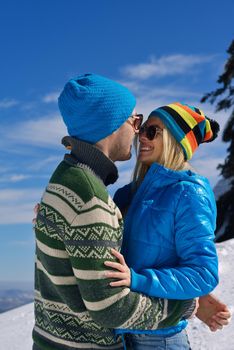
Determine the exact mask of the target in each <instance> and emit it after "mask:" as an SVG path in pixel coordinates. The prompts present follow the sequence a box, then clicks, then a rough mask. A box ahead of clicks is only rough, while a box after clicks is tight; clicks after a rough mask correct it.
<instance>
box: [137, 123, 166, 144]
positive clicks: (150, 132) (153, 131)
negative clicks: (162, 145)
mask: <svg viewBox="0 0 234 350" xmlns="http://www.w3.org/2000/svg"><path fill="white" fill-rule="evenodd" d="M162 132H163V130H162V129H161V128H159V127H158V126H156V125H150V126H147V125H146V124H143V125H142V126H141V127H140V130H139V135H142V134H144V133H145V136H146V137H147V139H148V140H150V141H152V140H153V139H154V138H155V137H156V136H157V135H161V134H162Z"/></svg>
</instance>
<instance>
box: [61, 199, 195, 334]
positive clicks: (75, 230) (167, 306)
mask: <svg viewBox="0 0 234 350" xmlns="http://www.w3.org/2000/svg"><path fill="white" fill-rule="evenodd" d="M109 201H110V203H109V205H106V203H104V202H103V201H102V200H100V199H98V198H93V200H92V201H91V202H89V203H87V204H85V205H84V206H83V208H82V210H81V211H80V213H79V215H77V216H76V217H75V218H74V220H73V221H72V222H71V224H70V232H69V239H68V240H65V241H64V244H65V247H66V251H67V252H68V255H69V258H70V261H71V264H72V269H73V273H74V275H75V277H76V280H77V285H78V288H79V292H80V294H81V297H82V300H83V302H84V304H85V306H86V308H87V310H88V311H89V313H90V315H91V317H92V318H93V320H94V321H95V322H97V323H99V324H100V325H101V326H104V327H108V328H125V329H126V328H127V329H157V328H164V327H168V326H172V325H175V324H177V323H178V321H179V320H180V319H181V318H182V317H184V318H187V317H189V316H190V315H191V313H192V311H193V310H194V306H195V305H194V301H193V300H186V301H178V300H165V299H162V298H152V297H147V296H145V295H143V294H139V293H135V292H132V291H130V289H129V288H124V287H121V288H112V287H111V286H110V285H109V283H110V281H111V280H110V279H107V278H106V277H105V275H104V274H105V269H106V268H105V265H104V261H106V260H113V256H112V255H111V253H110V249H111V248H112V247H115V248H116V249H120V242H119V240H120V239H121V238H122V232H121V229H122V227H121V225H119V222H120V221H121V214H120V212H119V209H118V208H117V207H116V206H115V205H114V203H113V201H112V200H111V199H109ZM111 207H112V208H111Z"/></svg>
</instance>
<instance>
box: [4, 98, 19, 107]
mask: <svg viewBox="0 0 234 350" xmlns="http://www.w3.org/2000/svg"><path fill="white" fill-rule="evenodd" d="M18 104H19V102H18V101H17V100H15V99H12V98H11V99H10V98H9V99H8V98H4V99H3V100H0V109H8V108H11V107H14V106H16V105H18Z"/></svg>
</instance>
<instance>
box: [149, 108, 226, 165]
mask: <svg viewBox="0 0 234 350" xmlns="http://www.w3.org/2000/svg"><path fill="white" fill-rule="evenodd" d="M152 116H155V117H158V118H160V119H161V120H162V122H163V123H164V124H165V126H166V127H167V128H168V130H169V131H170V132H171V134H172V135H173V136H174V138H175V139H176V140H177V142H179V143H180V145H181V147H182V148H183V151H184V154H185V159H186V160H189V159H191V158H192V156H193V153H194V152H195V150H196V149H197V148H198V146H199V144H200V143H204V142H211V141H213V140H214V139H215V138H216V137H217V135H218V132H219V124H218V123H217V122H216V121H215V120H211V119H209V118H208V117H206V116H205V114H204V112H203V111H202V110H201V109H198V108H196V107H193V106H189V105H187V104H182V103H179V102H174V103H171V104H169V105H167V106H162V107H160V108H157V109H155V110H154V111H152V112H151V113H150V115H149V117H152Z"/></svg>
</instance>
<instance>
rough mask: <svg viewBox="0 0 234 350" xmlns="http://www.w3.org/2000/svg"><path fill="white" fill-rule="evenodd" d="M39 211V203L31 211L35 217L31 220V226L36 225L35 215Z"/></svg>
mask: <svg viewBox="0 0 234 350" xmlns="http://www.w3.org/2000/svg"><path fill="white" fill-rule="evenodd" d="M39 210H40V204H39V203H37V204H36V205H35V207H34V209H33V211H34V214H35V215H36V217H35V218H33V219H32V223H33V225H35V224H36V220H37V214H38V212H39Z"/></svg>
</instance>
